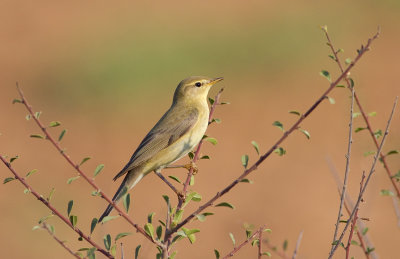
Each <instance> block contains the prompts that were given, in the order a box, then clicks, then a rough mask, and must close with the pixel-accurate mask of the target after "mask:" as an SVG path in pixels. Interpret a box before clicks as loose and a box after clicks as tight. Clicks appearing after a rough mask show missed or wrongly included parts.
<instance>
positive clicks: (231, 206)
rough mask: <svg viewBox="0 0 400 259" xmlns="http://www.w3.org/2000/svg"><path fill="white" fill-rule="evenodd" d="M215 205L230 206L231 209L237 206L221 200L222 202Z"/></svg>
mask: <svg viewBox="0 0 400 259" xmlns="http://www.w3.org/2000/svg"><path fill="white" fill-rule="evenodd" d="M215 207H228V208H231V209H235V206H233V205H232V204H230V203H228V202H221V203H219V204H217V205H215Z"/></svg>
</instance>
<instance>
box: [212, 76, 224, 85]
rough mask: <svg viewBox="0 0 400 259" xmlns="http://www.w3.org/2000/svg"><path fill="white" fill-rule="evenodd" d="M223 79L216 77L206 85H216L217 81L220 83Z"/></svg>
mask: <svg viewBox="0 0 400 259" xmlns="http://www.w3.org/2000/svg"><path fill="white" fill-rule="evenodd" d="M223 79H224V78H223V77H217V78H214V79H211V81H210V82H209V83H208V84H209V85H210V86H212V85H215V84H216V83H218V82H219V81H222V80H223Z"/></svg>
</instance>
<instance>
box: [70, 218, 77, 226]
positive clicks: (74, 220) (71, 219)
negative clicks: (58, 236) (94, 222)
mask: <svg viewBox="0 0 400 259" xmlns="http://www.w3.org/2000/svg"><path fill="white" fill-rule="evenodd" d="M69 221H70V222H71V224H72V226H73V227H75V226H76V223H77V222H78V216H75V215H70V216H69Z"/></svg>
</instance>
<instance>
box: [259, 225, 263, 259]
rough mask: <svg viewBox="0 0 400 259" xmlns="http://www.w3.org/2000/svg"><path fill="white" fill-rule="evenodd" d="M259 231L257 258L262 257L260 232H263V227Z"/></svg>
mask: <svg viewBox="0 0 400 259" xmlns="http://www.w3.org/2000/svg"><path fill="white" fill-rule="evenodd" d="M260 230H261V231H259V232H258V259H261V257H262V234H263V232H264V231H263V229H260Z"/></svg>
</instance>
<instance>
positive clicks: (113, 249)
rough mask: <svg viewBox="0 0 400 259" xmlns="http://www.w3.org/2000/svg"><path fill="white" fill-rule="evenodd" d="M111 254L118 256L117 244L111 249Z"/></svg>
mask: <svg viewBox="0 0 400 259" xmlns="http://www.w3.org/2000/svg"><path fill="white" fill-rule="evenodd" d="M110 254H111V255H112V256H114V257H115V256H116V255H117V244H114V245H113V246H112V247H111V249H110Z"/></svg>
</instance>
